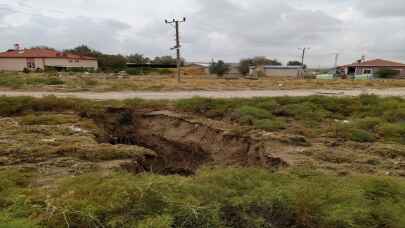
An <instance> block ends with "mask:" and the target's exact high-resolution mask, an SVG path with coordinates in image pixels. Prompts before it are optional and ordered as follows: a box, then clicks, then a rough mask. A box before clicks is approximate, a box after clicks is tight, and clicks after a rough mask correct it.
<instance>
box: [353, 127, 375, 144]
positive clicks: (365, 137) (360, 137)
mask: <svg viewBox="0 0 405 228" xmlns="http://www.w3.org/2000/svg"><path fill="white" fill-rule="evenodd" d="M351 140H353V141H355V142H362V143H363V142H375V141H376V138H375V136H374V135H372V134H371V133H369V132H367V131H364V130H360V129H355V130H353V132H352V133H351Z"/></svg>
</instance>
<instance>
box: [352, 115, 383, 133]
mask: <svg viewBox="0 0 405 228" xmlns="http://www.w3.org/2000/svg"><path fill="white" fill-rule="evenodd" d="M382 123H384V120H382V119H380V118H378V117H366V118H364V119H360V120H356V121H355V123H354V125H355V126H356V127H357V128H358V129H362V130H365V131H372V132H375V131H376V130H377V128H378V126H379V125H381V124H382Z"/></svg>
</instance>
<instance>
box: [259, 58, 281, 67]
mask: <svg viewBox="0 0 405 228" xmlns="http://www.w3.org/2000/svg"><path fill="white" fill-rule="evenodd" d="M252 62H253V64H254V65H256V66H257V65H273V66H281V65H283V64H282V63H281V62H279V61H278V60H277V59H268V58H266V57H262V56H257V57H254V58H253V59H252Z"/></svg>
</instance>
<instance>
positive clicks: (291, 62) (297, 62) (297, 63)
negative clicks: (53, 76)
mask: <svg viewBox="0 0 405 228" xmlns="http://www.w3.org/2000/svg"><path fill="white" fill-rule="evenodd" d="M287 66H302V63H301V62H300V61H297V60H292V61H289V62H288V63H287ZM306 68H307V65H305V64H304V69H306Z"/></svg>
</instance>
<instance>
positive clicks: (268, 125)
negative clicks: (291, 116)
mask: <svg viewBox="0 0 405 228" xmlns="http://www.w3.org/2000/svg"><path fill="white" fill-rule="evenodd" d="M253 123H254V126H255V127H256V128H258V129H262V130H266V131H277V130H283V129H286V128H287V123H286V122H285V121H283V120H281V119H262V120H255V121H254V122H253Z"/></svg>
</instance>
